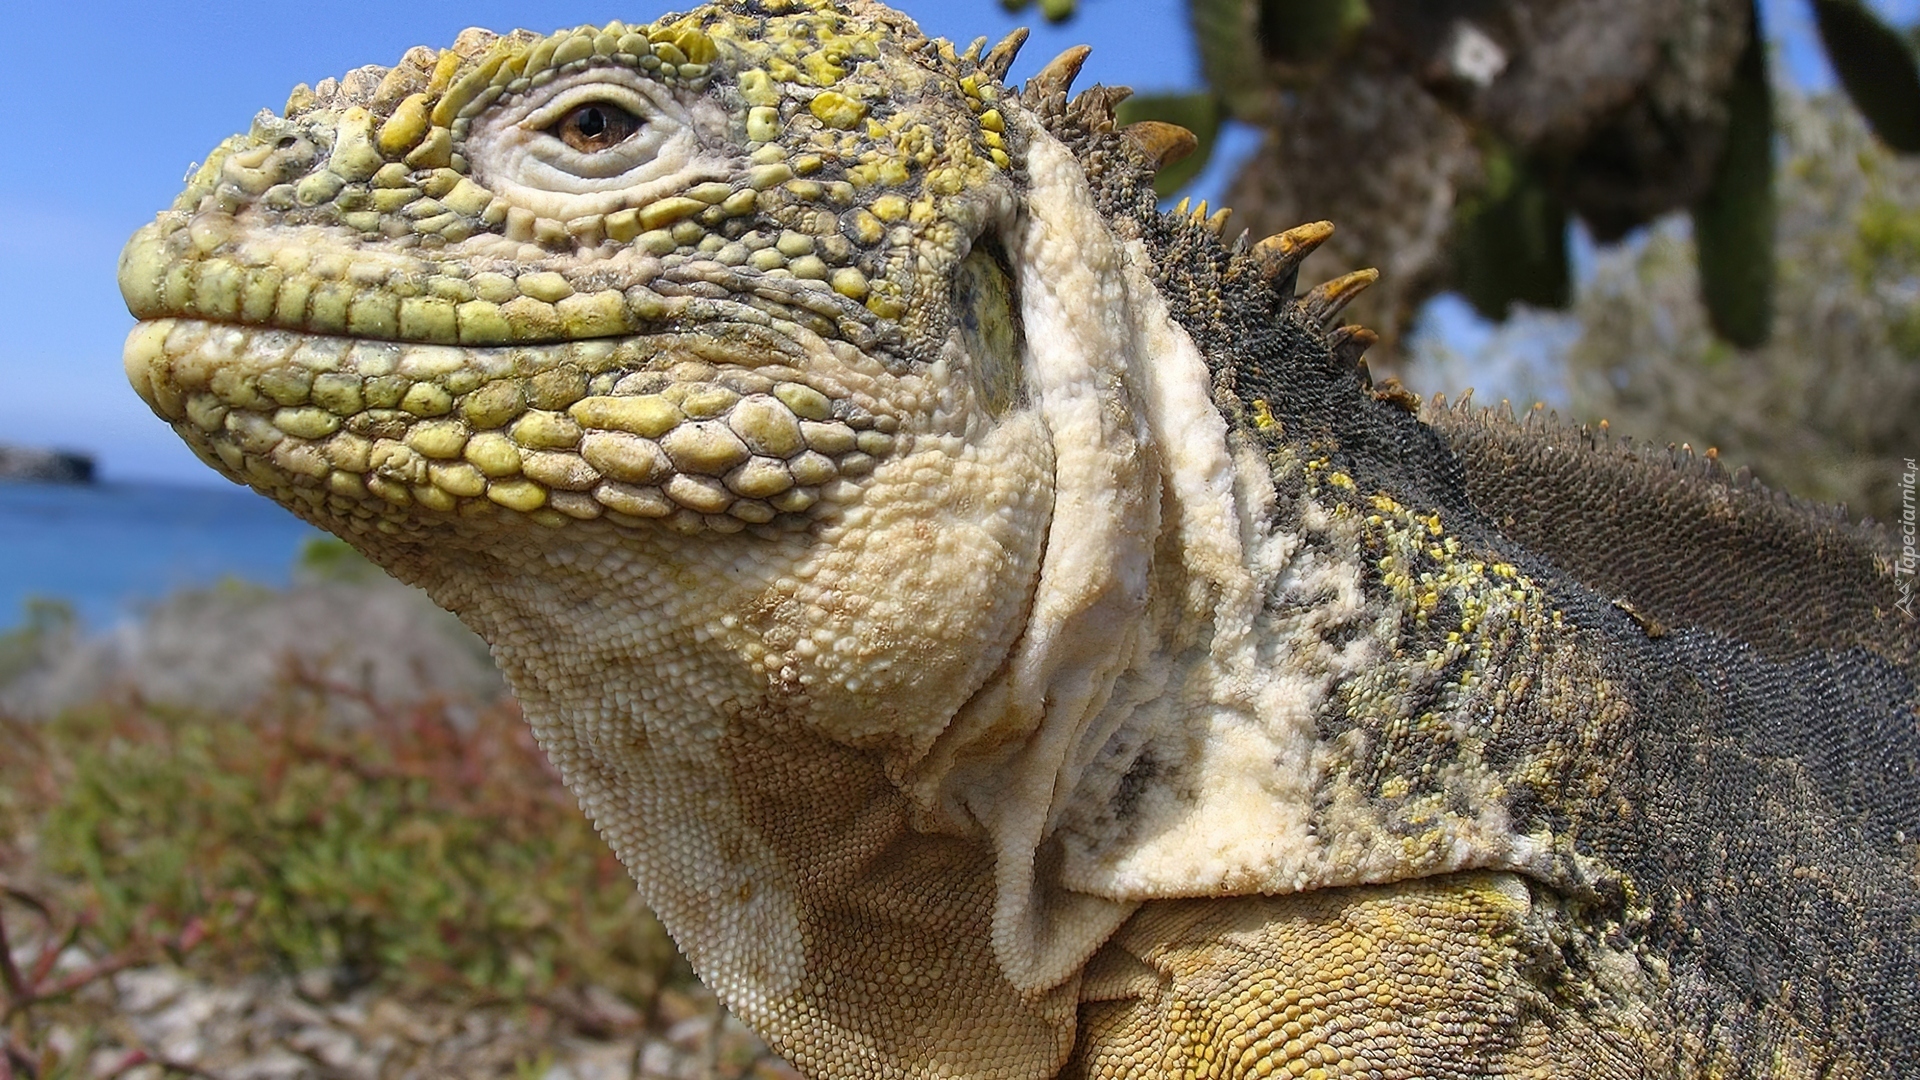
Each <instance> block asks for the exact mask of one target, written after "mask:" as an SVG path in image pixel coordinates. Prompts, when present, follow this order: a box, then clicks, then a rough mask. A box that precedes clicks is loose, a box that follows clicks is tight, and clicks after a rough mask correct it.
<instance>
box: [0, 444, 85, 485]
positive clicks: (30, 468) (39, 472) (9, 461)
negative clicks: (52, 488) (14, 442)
mask: <svg viewBox="0 0 1920 1080" xmlns="http://www.w3.org/2000/svg"><path fill="white" fill-rule="evenodd" d="M0 480H41V481H46V482H49V483H55V484H91V483H93V458H92V457H90V456H88V455H86V454H78V453H74V452H72V451H70V450H36V449H33V448H30V447H25V446H8V445H7V444H5V443H0Z"/></svg>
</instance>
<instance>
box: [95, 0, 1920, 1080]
mask: <svg viewBox="0 0 1920 1080" xmlns="http://www.w3.org/2000/svg"><path fill="white" fill-rule="evenodd" d="M1018 44H1019V38H1017V37H1016V38H1014V39H1010V40H1009V41H1008V42H1006V43H1003V44H1002V45H1000V46H999V47H996V48H994V49H992V50H991V51H988V50H986V49H985V48H984V43H977V44H975V45H974V46H973V47H971V48H969V49H967V50H966V51H965V52H956V50H955V49H954V48H953V47H952V46H951V45H950V44H948V43H946V42H943V41H929V40H927V39H925V38H924V37H922V36H921V34H920V33H919V31H918V30H917V29H916V28H915V27H914V25H913V24H912V23H911V22H910V21H909V20H908V19H906V18H905V17H904V16H902V15H900V14H898V13H896V12H893V11H891V10H889V9H886V8H884V7H881V6H879V5H877V4H873V3H863V2H855V3H852V4H849V5H847V6H846V7H844V8H842V7H837V6H835V5H832V4H829V3H826V2H824V0H739V2H736V3H731V4H719V5H712V6H708V7H703V8H700V9H698V10H696V11H694V12H693V13H691V14H688V15H684V16H670V17H667V18H666V19H663V20H662V21H660V22H657V23H654V24H651V25H647V26H637V25H636V26H627V25H623V24H618V23H615V24H610V25H608V26H606V27H602V28H596V27H582V28H580V29H578V30H573V31H563V32H561V33H559V34H556V35H553V36H550V37H542V36H539V35H535V34H529V33H525V32H516V33H514V34H510V35H506V36H495V35H492V34H489V33H485V32H482V31H469V32H467V33H466V34H463V35H461V37H460V39H459V40H458V41H457V42H456V43H455V44H454V46H453V47H452V48H451V49H449V50H446V51H441V52H436V51H433V50H428V49H415V50H413V51H412V52H410V53H408V54H407V56H406V57H404V58H403V59H402V60H401V61H400V63H399V64H398V65H396V66H395V67H393V68H391V69H387V68H362V69H359V70H358V71H355V72H353V73H351V74H349V75H348V76H347V77H345V78H344V79H342V80H340V81H338V82H335V81H333V80H328V81H326V82H323V83H321V84H320V86H319V87H317V88H314V89H308V88H306V87H304V86H303V87H301V88H299V89H297V90H296V91H295V92H294V94H293V97H292V98H291V99H290V100H289V102H288V106H287V109H286V114H285V115H284V116H274V115H271V114H268V113H262V114H261V115H260V116H259V117H257V118H256V119H255V121H254V124H253V127H252V129H251V130H250V131H249V132H248V133H246V134H244V135H238V136H235V137H234V138H232V139H229V140H228V141H226V142H225V143H223V144H221V146H220V147H219V148H217V149H216V150H215V151H214V152H213V153H212V155H211V156H210V158H209V159H208V161H207V163H206V164H205V165H204V166H202V167H201V168H200V169H199V170H198V172H196V173H195V174H194V176H193V177H192V179H191V181H190V182H189V186H188V188H187V190H186V191H185V192H184V193H183V194H182V195H181V196H180V198H179V199H178V200H177V201H176V202H175V204H174V207H173V208H172V209H170V210H168V211H165V212H163V213H162V214H161V215H160V216H159V217H158V219H157V220H156V221H155V222H154V223H153V224H151V225H149V226H147V227H146V228H144V229H142V230H141V231H140V232H139V233H138V234H137V235H136V236H135V237H134V239H133V240H132V242H131V243H130V244H129V245H128V247H127V249H126V252H125V254H124V255H123V257H122V261H121V267H120V283H121V288H122V291H123V292H124V294H125V296H126V299H127V304H128V306H129V308H130V309H131V310H132V311H133V313H134V315H135V316H136V317H137V318H139V319H140V320H141V321H140V324H139V326H138V327H136V328H135V329H134V331H133V332H132V334H131V336H130V337H129V339H128V343H127V349H126V364H127V371H128V374H129V376H130V377H131V379H132V380H133V383H134V385H135V387H136V388H137V389H138V390H139V392H140V394H141V395H142V396H143V397H144V398H145V399H146V400H147V401H148V402H149V403H150V404H151V405H152V406H153V408H154V410H155V411H156V412H157V413H159V414H160V415H161V416H162V417H164V418H165V419H166V420H168V421H169V422H170V423H172V424H173V426H174V428H175V429H176V430H177V431H178V432H179V433H180V434H181V436H182V437H183V438H184V439H185V440H186V441H187V442H188V443H189V445H191V446H192V447H193V448H194V449H195V451H196V452H197V453H199V454H200V456H201V457H202V458H204V459H205V460H206V461H207V462H208V464H210V465H212V466H213V467H214V468H216V469H218V470H219V471H221V472H222V473H223V474H225V475H226V476H228V477H229V478H231V479H234V480H236V481H238V482H242V483H246V484H250V485H252V486H253V487H254V488H256V489H258V490H259V491H261V492H263V493H265V494H267V495H269V496H271V497H272V498H274V499H277V500H279V501H280V502H282V503H284V504H286V505H287V506H289V507H291V508H292V509H293V510H294V511H295V512H297V513H299V514H300V515H301V516H303V517H305V518H306V519H307V520H309V521H312V522H314V523H315V524H317V525H319V526H321V527H322V528H326V529H329V530H331V531H333V532H335V533H338V534H339V535H341V536H343V537H345V538H346V539H347V540H348V541H350V542H351V543H353V544H354V545H355V546H356V547H358V548H359V549H361V550H362V551H364V552H365V553H366V554H367V555H368V556H370V557H371V558H372V559H374V560H375V561H376V562H378V563H380V564H381V565H382V566H384V567H386V568H388V569H389V570H391V571H392V572H393V573H394V574H396V575H397V576H399V577H401V578H404V579H406V580H408V581H412V582H415V583H418V584H419V585H421V586H422V587H424V588H425V589H426V590H427V591H428V592H429V593H430V594H431V595H432V596H433V597H434V598H435V599H436V600H438V601H439V602H440V603H441V604H443V605H445V606H446V607H448V608H450V609H452V610H453V611H455V612H456V613H458V614H459V615H460V616H461V618H463V619H464V620H465V621H466V622H467V623H468V624H470V625H471V626H473V627H474V628H475V629H476V630H477V631H479V632H480V633H481V634H482V635H483V636H484V637H486V638H487V639H488V640H489V641H490V642H491V643H492V644H493V648H494V653H495V656H496V657H497V658H498V660H499V662H500V665H501V667H502V669H503V670H504V671H505V672H506V674H507V676H508V678H509V679H510V680H511V681H512V683H513V686H514V688H515V690H516V692H517V693H518V695H519V697H520V700H521V702H522V704H523V705H524V707H525V710H526V714H527V716H528V718H529V720H530V721H531V722H532V724H533V725H534V728H535V730H536V732H537V733H538V736H539V738H540V740H541V742H542V744H543V745H544V746H545V747H546V749H547V752H548V753H549V754H550V755H551V756H552V758H553V760H554V762H555V763H556V764H557V765H558V767H559V768H560V769H561V771H562V772H563V774H564V775H565V776H566V779H567V782H568V783H569V784H570V785H571V786H572V788H573V790H574V791H575V792H576V793H577V794H578V796H579V798H580V802H581V805H582V807H583V808H584V809H585V810H586V811H587V812H588V813H589V814H590V815H592V817H593V819H594V821H595V822H596V824H597V825H598V826H599V828H600V831H601V832H602V833H603V835H605V837H606V838H607V840H608V842H609V843H611V844H612V845H613V847H614V848H615V849H616V850H617V851H618V852H619V854H620V856H621V858H622V859H623V860H625V862H626V864H627V865H628V866H629V867H630V868H631V869H632V871H633V874H634V877H635V879H636V880H637V881H638V882H639V885H640V888H641V890H642V892H643V893H644V895H645V897H646V899H647V901H648V903H649V904H650V905H652V907H653V908H654V909H655V910H656V911H658V913H659V914H660V916H661V918H662V919H663V920H664V921H665V922H666V924H667V925H668V927H670V928H671V930H672V931H673V933H674V935H675V937H676V939H677V940H678V941H679V943H680V944H681V946H682V948H683V949H684V950H685V952H686V954H687V956H688V957H689V958H690V959H691V960H692V962H693V963H694V965H695V967H696V968H698V970H699V971H700V972H701V974H702V976H703V977H704V978H705V979H706V980H707V981H708V982H709V983H710V984H711V985H712V986H713V987H714V989H715V990H717V991H718V992H719V994H720V995H721V996H722V997H723V998H724V999H725V1000H726V1002H727V1003H728V1005H729V1006H730V1007H731V1008H732V1009H733V1010H734V1011H735V1012H736V1013H738V1014H739V1015H740V1016H741V1017H742V1018H743V1019H745V1020H746V1021H747V1022H748V1023H749V1024H751V1025H752V1026H753V1027H754V1028H756V1029H757V1030H758V1031H760V1032H761V1033H763V1034H764V1035H765V1036H766V1037H767V1038H768V1039H769V1040H770V1041H771V1042H772V1043H773V1045H774V1046H775V1047H776V1048H777V1049H778V1050H779V1051H780V1052H782V1053H783V1054H785V1055H786V1056H787V1057H789V1058H790V1059H791V1060H792V1061H793V1062H794V1063H795V1064H797V1065H799V1066H800V1067H801V1068H802V1069H803V1070H805V1071H807V1072H809V1073H810V1074H813V1075H817V1076H822V1077H868V1076H874V1077H879V1076H928V1077H931V1076H943V1077H1009V1078H1011V1077H1048V1076H1056V1075H1059V1076H1102V1077H1120V1076H1127V1077H1152V1076H1222V1077H1224V1076H1234V1077H1239V1076H1267V1075H1274V1076H1328V1077H1331V1076H1341V1077H1346V1076H1352V1077H1394V1078H1411V1077H1465V1076H1529V1077H1638V1076H1662V1077H1665V1076H1715V1077H1740V1076H1756V1077H1757V1076H1768V1077H1773V1076H1780V1077H1799V1076H1808V1077H1812V1076H1826V1077H1880V1076H1889V1075H1900V1074H1902V1073H1903V1072H1905V1073H1908V1074H1914V1073H1920V1066H1916V1065H1915V1064H1913V1063H1914V1061H1915V1060H1916V1059H1920V944H1917V942H1920V880H1917V879H1920V855H1917V854H1916V839H1917V838H1920V730H1916V719H1915V716H1916V713H1915V702H1916V700H1917V696H1916V689H1915V680H1916V677H1917V676H1920V631H1916V627H1915V625H1914V623H1912V622H1911V621H1910V620H1907V619H1906V618H1905V617H1904V616H1901V615H1899V614H1897V613H1895V612H1894V610H1893V605H1894V603H1895V600H1896V597H1897V595H1898V594H1897V592H1896V582H1895V578H1894V575H1893V572H1892V569H1891V567H1892V562H1891V559H1892V557H1893V550H1892V548H1891V546H1890V545H1889V542H1888V541H1887V540H1886V538H1885V537H1884V535H1883V534H1880V533H1877V532H1873V531H1870V530H1868V529H1864V528H1860V527H1857V526H1854V525H1851V524H1849V523H1847V522H1846V521H1845V520H1844V519H1843V518H1842V517H1840V516H1837V515H1830V514H1826V513H1822V512H1819V511H1815V510H1810V509H1807V508H1805V507H1802V506H1800V505H1798V504H1794V503H1791V502H1788V501H1785V500H1783V499H1781V498H1778V497H1776V496H1773V495H1771V494H1768V493H1766V492H1765V491H1763V490H1760V489H1758V488H1757V487H1754V486H1752V485H1750V484H1745V483H1735V482H1732V481H1730V480H1728V479H1727V478H1726V477H1724V476H1723V475H1721V474H1719V473H1718V472H1717V471H1715V470H1714V469H1712V468H1711V467H1708V466H1701V465H1695V464H1693V463H1692V462H1691V461H1690V460H1676V459H1673V458H1670V456H1669V455H1667V454H1664V453H1648V452H1646V451H1645V450H1643V449H1638V448H1634V447H1626V446H1615V445H1613V444H1611V443H1609V442H1606V441H1604V440H1596V439H1595V437H1593V436H1591V435H1590V434H1588V433H1585V432H1581V431H1574V430H1567V429H1562V428H1558V427H1555V426H1552V425H1540V424H1534V425H1530V426H1521V425H1516V424H1514V423H1512V422H1511V421H1510V420H1506V419H1501V418H1499V417H1495V416H1490V415H1486V414H1480V413H1473V412H1468V411H1460V410H1447V409H1443V408H1442V409H1433V410H1429V411H1428V412H1427V413H1425V414H1424V415H1423V416H1420V417H1416V416H1415V415H1414V414H1413V412H1412V411H1410V408H1411V406H1410V404H1409V402H1410V400H1411V399H1410V398H1408V397H1407V396H1406V395H1405V394H1404V393H1403V392H1381V393H1376V392H1374V391H1373V390H1372V389H1371V388H1370V387H1369V385H1368V384H1367V382H1366V380H1365V377H1364V372H1363V370H1362V369H1357V368H1356V366H1355V361H1356V360H1357V359H1358V355H1359V353H1360V352H1361V351H1362V350H1363V348H1364V345H1365V343H1366V341H1367V335H1366V334H1365V333H1364V332H1363V331H1357V330H1354V329H1352V328H1346V329H1340V330H1331V331H1330V330H1328V329H1327V328H1326V324H1327V323H1328V322H1329V321H1330V320H1331V318H1332V316H1333V315H1334V314H1335V313H1336V312H1337V311H1338V309H1339V307H1340V306H1341V304H1342V303H1343V302H1344V301H1345V299H1346V298H1347V297H1348V296H1350V295H1351V294H1352V293H1353V292H1354V291H1357V290H1358V289H1359V288H1361V287H1364V285H1365V284H1366V282H1367V280H1369V279H1368V278H1366V277H1365V276H1363V275H1354V276H1349V277H1348V278H1343V279H1340V280H1338V281H1335V282H1332V283H1329V284H1328V285H1326V286H1323V287H1321V288H1319V289H1316V290H1314V291H1313V292H1312V293H1310V294H1308V295H1307V296H1305V297H1303V298H1299V299H1296V298H1295V296H1294V273H1295V269H1296V267H1297V264H1298V262H1299V260H1300V258H1301V257H1303V256H1304V255H1305V254H1306V253H1307V252H1308V251H1310V250H1311V249H1312V247H1313V246H1314V244H1316V243H1317V242H1318V241H1319V240H1320V239H1323V238H1324V236H1325V232H1326V230H1325V227H1324V226H1306V227H1302V228H1301V229H1297V230H1293V231H1292V232H1290V233H1287V234H1283V235H1281V236H1278V237H1274V238H1270V239H1268V240H1265V241H1261V242H1260V243H1258V244H1254V245H1249V244H1247V243H1246V242H1245V241H1244V240H1243V241H1240V242H1237V243H1236V242H1233V241H1230V240H1223V232H1222V228H1223V225H1224V218H1225V215H1224V214H1222V215H1216V216H1214V217H1211V218H1208V217H1205V216H1204V215H1194V216H1191V217H1188V216H1186V215H1164V214H1161V213H1160V212H1158V211H1157V210H1156V208H1155V202H1154V197H1153V193H1152V190H1151V187H1150V183H1149V182H1150V179H1151V173H1152V171H1153V169H1154V168H1155V167H1157V166H1158V164H1160V163H1161V162H1162V161H1163V160H1164V159H1166V158H1167V157H1169V156H1170V155H1172V154H1175V153H1177V152H1179V151H1180V150H1181V148H1182V145H1183V142H1184V138H1183V136H1184V133H1182V132H1179V131H1178V130H1177V129H1171V128H1168V127H1166V126H1164V125H1137V126H1135V127H1133V128H1129V129H1125V130H1122V131H1115V130H1114V128H1113V121H1112V115H1113V105H1114V103H1115V102H1116V101H1117V100H1119V98H1120V97H1121V96H1122V93H1123V92H1120V91H1112V90H1106V89H1102V88H1095V89H1093V90H1090V91H1088V92H1086V93H1084V94H1082V95H1080V96H1079V97H1077V98H1074V99H1072V100H1071V101H1069V100H1068V99H1067V97H1066V89H1067V85H1068V84H1069V83H1070V81H1071V79H1072V76H1073V73H1074V71H1075V69H1076V68H1077V67H1078V62H1079V59H1080V58H1081V56H1082V55H1084V54H1083V53H1079V52H1075V53H1069V54H1067V55H1066V56H1063V57H1062V58H1061V59H1060V60H1057V61H1055V62H1054V64H1052V65H1050V66H1049V67H1048V68H1047V69H1046V70H1045V71H1043V72H1042V73H1041V74H1040V75H1039V76H1037V77H1036V78H1035V79H1033V80H1032V81H1031V82H1029V83H1028V84H1027V86H1026V88H1025V90H1024V91H1022V92H1019V93H1015V92H1014V91H1012V90H1010V89H1008V88H1006V87H1005V86H1004V84H1003V83H1002V77H1003V76H1004V75H1005V73H1006V70H1007V68H1008V66H1009V65H1010V64H1011V62H1012V59H1013V53H1014V51H1015V50H1016V49H1017V47H1018ZM1383 152H1386V153H1390V152H1391V149H1390V148H1383Z"/></svg>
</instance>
